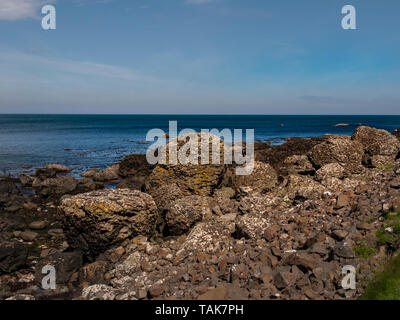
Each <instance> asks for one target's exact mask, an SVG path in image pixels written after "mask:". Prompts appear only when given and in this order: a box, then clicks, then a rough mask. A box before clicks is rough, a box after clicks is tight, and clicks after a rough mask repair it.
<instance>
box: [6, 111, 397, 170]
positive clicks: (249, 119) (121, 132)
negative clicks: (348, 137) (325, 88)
mask: <svg viewBox="0 0 400 320" xmlns="http://www.w3.org/2000/svg"><path fill="white" fill-rule="evenodd" d="M170 120H171V121H173V120H175V121H178V130H181V129H184V128H191V129H194V130H196V131H200V130H201V129H213V128H216V129H219V130H222V129H224V128H228V129H254V130H255V138H256V140H260V141H265V140H271V141H272V143H273V144H279V143H282V142H283V140H282V139H283V138H287V137H313V136H321V135H323V134H351V133H352V132H353V131H354V130H355V129H356V128H357V125H358V124H360V123H362V124H365V125H369V126H372V127H376V128H380V129H386V130H388V131H390V132H392V131H393V130H394V129H396V128H400V116H358V115H357V116H341V115H335V116H308V115H304V116H297V115H296V116H278V115H273V116H270V115H0V173H1V172H2V171H3V172H5V173H10V174H12V175H17V174H19V173H21V172H24V171H30V170H33V169H35V168H38V167H42V166H44V165H46V164H49V163H60V164H64V165H67V166H69V167H71V168H73V169H74V174H78V173H80V172H82V171H85V170H86V169H88V168H105V167H107V166H109V165H111V164H113V163H115V162H117V161H119V160H120V159H122V158H123V157H125V156H126V155H129V154H132V153H145V152H146V149H147V148H148V145H146V144H142V143H141V142H143V141H145V137H146V134H147V132H148V130H150V129H153V128H160V129H163V130H164V131H165V132H168V125H169V121H170ZM337 123H347V124H350V126H347V127H335V126H334V125H335V124H337Z"/></svg>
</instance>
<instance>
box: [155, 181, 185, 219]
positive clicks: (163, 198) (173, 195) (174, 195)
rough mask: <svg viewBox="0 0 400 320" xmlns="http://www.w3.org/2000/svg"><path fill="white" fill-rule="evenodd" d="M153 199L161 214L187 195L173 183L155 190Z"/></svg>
mask: <svg viewBox="0 0 400 320" xmlns="http://www.w3.org/2000/svg"><path fill="white" fill-rule="evenodd" d="M152 196H153V199H154V201H155V203H156V205H157V208H158V210H159V211H160V212H162V211H164V210H165V209H167V207H168V206H170V205H171V203H173V202H174V201H175V200H178V199H182V198H184V197H185V193H184V192H183V191H182V190H181V189H180V188H179V187H178V185H177V184H176V183H171V184H168V185H165V186H162V187H160V188H159V189H155V190H153V193H152Z"/></svg>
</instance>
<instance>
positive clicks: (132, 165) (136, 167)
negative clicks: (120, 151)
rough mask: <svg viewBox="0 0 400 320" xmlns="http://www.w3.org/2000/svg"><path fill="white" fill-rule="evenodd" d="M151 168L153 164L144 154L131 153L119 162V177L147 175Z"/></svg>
mask: <svg viewBox="0 0 400 320" xmlns="http://www.w3.org/2000/svg"><path fill="white" fill-rule="evenodd" d="M153 169H154V165H151V164H149V163H148V162H147V159H146V155H145V154H132V155H130V156H127V157H125V158H124V159H122V161H121V162H120V163H119V175H120V176H121V177H129V176H148V175H149V174H150V173H151V171H152V170H153Z"/></svg>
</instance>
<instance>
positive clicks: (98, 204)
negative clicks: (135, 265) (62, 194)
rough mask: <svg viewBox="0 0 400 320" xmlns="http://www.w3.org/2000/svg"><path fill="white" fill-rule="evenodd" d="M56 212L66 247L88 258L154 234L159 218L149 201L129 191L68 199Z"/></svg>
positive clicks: (107, 192)
mask: <svg viewBox="0 0 400 320" xmlns="http://www.w3.org/2000/svg"><path fill="white" fill-rule="evenodd" d="M59 212H60V215H61V217H62V220H63V226H64V231H65V234H66V236H67V238H68V242H69V244H70V245H71V246H72V247H73V248H77V249H81V250H83V251H84V252H85V254H87V255H89V256H91V257H94V256H96V255H97V254H99V253H100V252H103V251H105V250H106V249H108V248H109V247H111V246H112V245H116V244H119V243H121V242H122V241H123V240H125V239H127V238H130V237H133V236H136V235H139V234H142V235H152V234H154V232H155V226H156V221H157V218H158V212H157V207H156V204H155V203H154V201H153V199H152V197H151V196H150V195H148V194H145V193H142V192H140V191H137V190H129V189H116V190H99V191H93V192H89V193H84V194H79V195H76V196H73V197H68V198H66V199H64V200H63V201H62V203H61V206H60V210H59Z"/></svg>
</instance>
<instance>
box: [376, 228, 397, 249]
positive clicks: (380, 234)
mask: <svg viewBox="0 0 400 320" xmlns="http://www.w3.org/2000/svg"><path fill="white" fill-rule="evenodd" d="M376 240H377V242H378V244H379V245H386V244H388V243H391V242H393V241H394V237H393V235H391V234H386V233H385V230H382V229H381V230H378V231H377V232H376Z"/></svg>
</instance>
